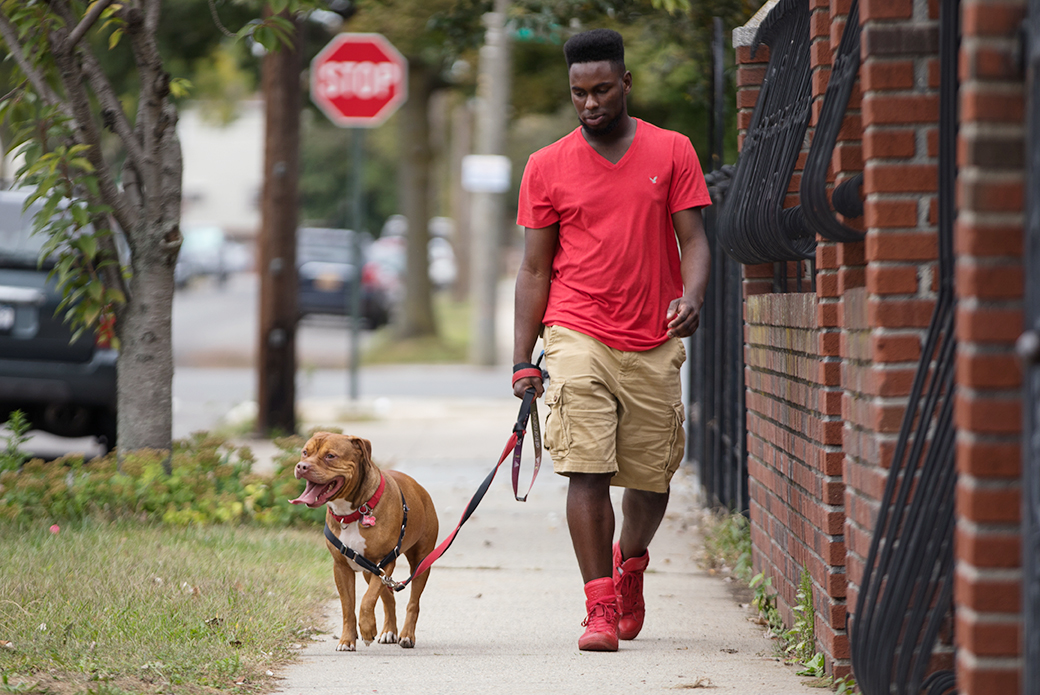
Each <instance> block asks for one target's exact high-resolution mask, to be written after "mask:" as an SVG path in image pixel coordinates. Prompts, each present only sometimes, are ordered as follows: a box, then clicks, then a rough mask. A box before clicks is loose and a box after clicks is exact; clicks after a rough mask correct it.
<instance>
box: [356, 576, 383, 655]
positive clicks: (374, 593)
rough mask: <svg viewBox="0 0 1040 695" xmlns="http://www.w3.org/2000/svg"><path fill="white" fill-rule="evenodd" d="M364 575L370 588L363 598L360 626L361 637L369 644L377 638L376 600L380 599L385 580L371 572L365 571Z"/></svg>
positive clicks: (359, 615) (359, 618) (359, 613)
mask: <svg viewBox="0 0 1040 695" xmlns="http://www.w3.org/2000/svg"><path fill="white" fill-rule="evenodd" d="M364 577H365V579H367V580H368V588H367V589H366V590H365V595H364V596H363V597H362V599H361V610H360V611H359V612H358V623H359V625H358V626H359V627H360V628H361V639H363V640H365V644H366V645H369V644H372V642H373V641H374V640H375V638H376V601H378V600H379V590H380V589H381V588H382V587H383V582H382V581H380V579H379V577H377V576H376V575H374V574H371V573H369V572H365V574H364Z"/></svg>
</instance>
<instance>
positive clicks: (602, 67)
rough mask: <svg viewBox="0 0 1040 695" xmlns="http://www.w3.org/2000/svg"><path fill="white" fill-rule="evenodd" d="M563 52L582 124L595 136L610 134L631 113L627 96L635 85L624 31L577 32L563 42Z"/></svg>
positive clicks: (572, 96)
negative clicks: (628, 67)
mask: <svg viewBox="0 0 1040 695" xmlns="http://www.w3.org/2000/svg"><path fill="white" fill-rule="evenodd" d="M563 54H564V56H565V57H566V58H567V74H568V77H569V79H570V85H571V100H572V101H573V103H574V108H575V110H577V112H578V120H580V121H581V124H582V127H584V128H585V130H586V132H588V133H590V134H591V135H595V136H603V135H608V134H610V133H611V132H612V131H614V130H615V129H616V128H617V127H618V125H619V124H620V123H621V121H622V119H624V118H625V117H626V116H627V115H628V106H627V104H626V102H625V97H626V95H627V94H628V92H629V90H630V89H631V87H632V75H631V73H629V72H628V71H627V70H626V69H625V45H624V42H623V41H622V40H621V34H619V33H617V32H616V31H613V30H611V29H593V30H591V31H586V32H582V33H580V34H575V35H574V36H572V37H571V38H570V39H569V40H568V41H567V43H565V44H564V45H563Z"/></svg>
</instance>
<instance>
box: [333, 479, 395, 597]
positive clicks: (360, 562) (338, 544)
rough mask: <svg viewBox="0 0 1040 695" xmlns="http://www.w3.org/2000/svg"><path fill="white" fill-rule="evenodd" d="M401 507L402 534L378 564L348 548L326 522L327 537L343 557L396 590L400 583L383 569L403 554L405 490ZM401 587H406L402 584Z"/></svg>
mask: <svg viewBox="0 0 1040 695" xmlns="http://www.w3.org/2000/svg"><path fill="white" fill-rule="evenodd" d="M401 508H402V509H403V510H404V518H402V519H401V535H399V536H398V537H397V546H396V547H395V548H394V549H393V550H391V551H390V552H389V553H387V555H386V557H384V558H383V559H382V560H381V561H380V562H379V563H378V564H376V563H375V562H372V561H371V560H369V559H368V558H367V557H365V556H364V555H361V554H360V553H358V552H357V551H355V550H354V549H353V548H348V547H347V546H345V545H343V543H342V541H340V539H339V538H337V537H336V534H334V533H333V532H332V529H330V528H329V525H328V524H325V538H326V539H327V540H328V541H329V543H332V547H334V548H335V549H336V550H337V551H338V552H339V553H340V554H341V555H342V556H343V557H345V558H347V559H348V560H350V561H352V562H354V563H355V564H356V565H357V566H358V567H360V568H361V569H363V570H365V571H366V572H371V573H372V574H374V575H376V576H377V577H379V579H380V581H382V582H383V584H385V585H386V586H388V587H390V588H391V589H393V590H394V591H400V590H401V589H399V588H397V587H398V584H399V583H398V582H395V581H394V580H393V577H390V576H388V575H387V574H386V573H385V572H384V571H383V570H384V569H385V568H386V566H387V565H389V564H390V563H391V562H393V561H394V560H396V559H397V558H399V557H400V556H401V544H402V543H403V542H404V532H405V529H406V528H408V505H407V504H405V501H404V491H403V490H402V491H401ZM401 588H404V587H403V586H402V587H401Z"/></svg>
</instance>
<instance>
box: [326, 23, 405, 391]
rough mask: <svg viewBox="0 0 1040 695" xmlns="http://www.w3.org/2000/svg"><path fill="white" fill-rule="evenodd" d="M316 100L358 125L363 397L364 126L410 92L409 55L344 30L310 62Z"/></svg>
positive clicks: (338, 118) (357, 296) (353, 379)
mask: <svg viewBox="0 0 1040 695" xmlns="http://www.w3.org/2000/svg"><path fill="white" fill-rule="evenodd" d="M310 75H311V100H312V101H313V102H314V104H315V105H316V106H317V107H318V108H319V109H321V111H322V113H324V114H325V115H326V116H327V117H328V118H329V120H330V121H332V122H333V123H334V124H335V125H337V126H339V127H340V128H353V129H354V132H353V137H352V148H351V149H352V150H353V152H352V154H351V159H352V161H353V165H354V172H353V176H351V189H352V190H351V199H352V205H351V208H352V209H353V211H354V214H353V226H354V235H353V246H354V248H353V257H354V278H353V280H354V282H353V284H352V286H351V296H350V298H349V301H350V307H349V308H350V316H351V335H350V397H351V399H353V400H357V397H358V364H359V360H360V351H361V349H360V324H361V269H362V265H363V264H362V258H361V244H360V238H361V228H362V226H363V225H364V210H363V201H364V195H363V182H364V177H363V171H364V132H363V130H362V129H363V128H375V127H377V126H380V125H382V124H383V123H384V122H385V121H386V119H388V118H390V116H391V115H392V114H393V113H394V112H395V111H397V109H398V108H400V106H401V104H403V103H404V102H405V100H406V99H407V98H408V61H407V60H405V58H404V56H402V55H401V54H400V53H399V52H398V50H397V49H396V48H394V46H393V44H391V43H390V42H389V41H387V40H386V38H385V37H383V36H382V35H380V34H339V35H338V36H336V37H335V38H333V39H332V41H330V42H329V43H328V45H327V46H325V48H323V49H321V51H320V52H319V53H318V55H316V56H315V57H314V60H313V61H312V62H311V73H310Z"/></svg>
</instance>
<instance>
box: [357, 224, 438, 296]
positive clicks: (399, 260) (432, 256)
mask: <svg viewBox="0 0 1040 695" xmlns="http://www.w3.org/2000/svg"><path fill="white" fill-rule="evenodd" d="M428 229H429V234H430V241H429V244H428V246H427V253H428V261H429V269H428V271H429V274H430V282H431V283H432V284H433V287H434V289H438V290H440V289H444V288H447V287H451V285H453V284H454V283H455V279H456V277H457V276H458V267H457V264H456V262H455V250H454V248H453V247H452V245H451V242H450V241H449V237H450V236H451V235H452V234H453V232H454V223H453V222H452V220H450V219H449V218H447V217H434V218H432V219H431V220H430V223H429V226H428ZM407 234H408V220H407V219H406V218H405V216H404V215H391V216H390V217H388V218H387V220H386V223H385V224H384V225H383V231H382V234H381V236H380V237H379V238H378V239H376V240H375V241H374V242H372V245H371V247H370V248H369V250H368V261H367V263H366V264H365V267H364V269H363V271H362V277H366V278H368V280H369V281H370V282H371V283H373V284H376V285H379V286H380V287H382V288H384V291H385V292H386V293H387V294H389V295H390V296H391V297H392V298H393V300H394V301H395V302H396V301H399V300H400V299H401V297H402V295H403V293H404V286H403V283H404V274H405V272H406V263H407V261H406V257H407V255H408V241H407Z"/></svg>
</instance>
